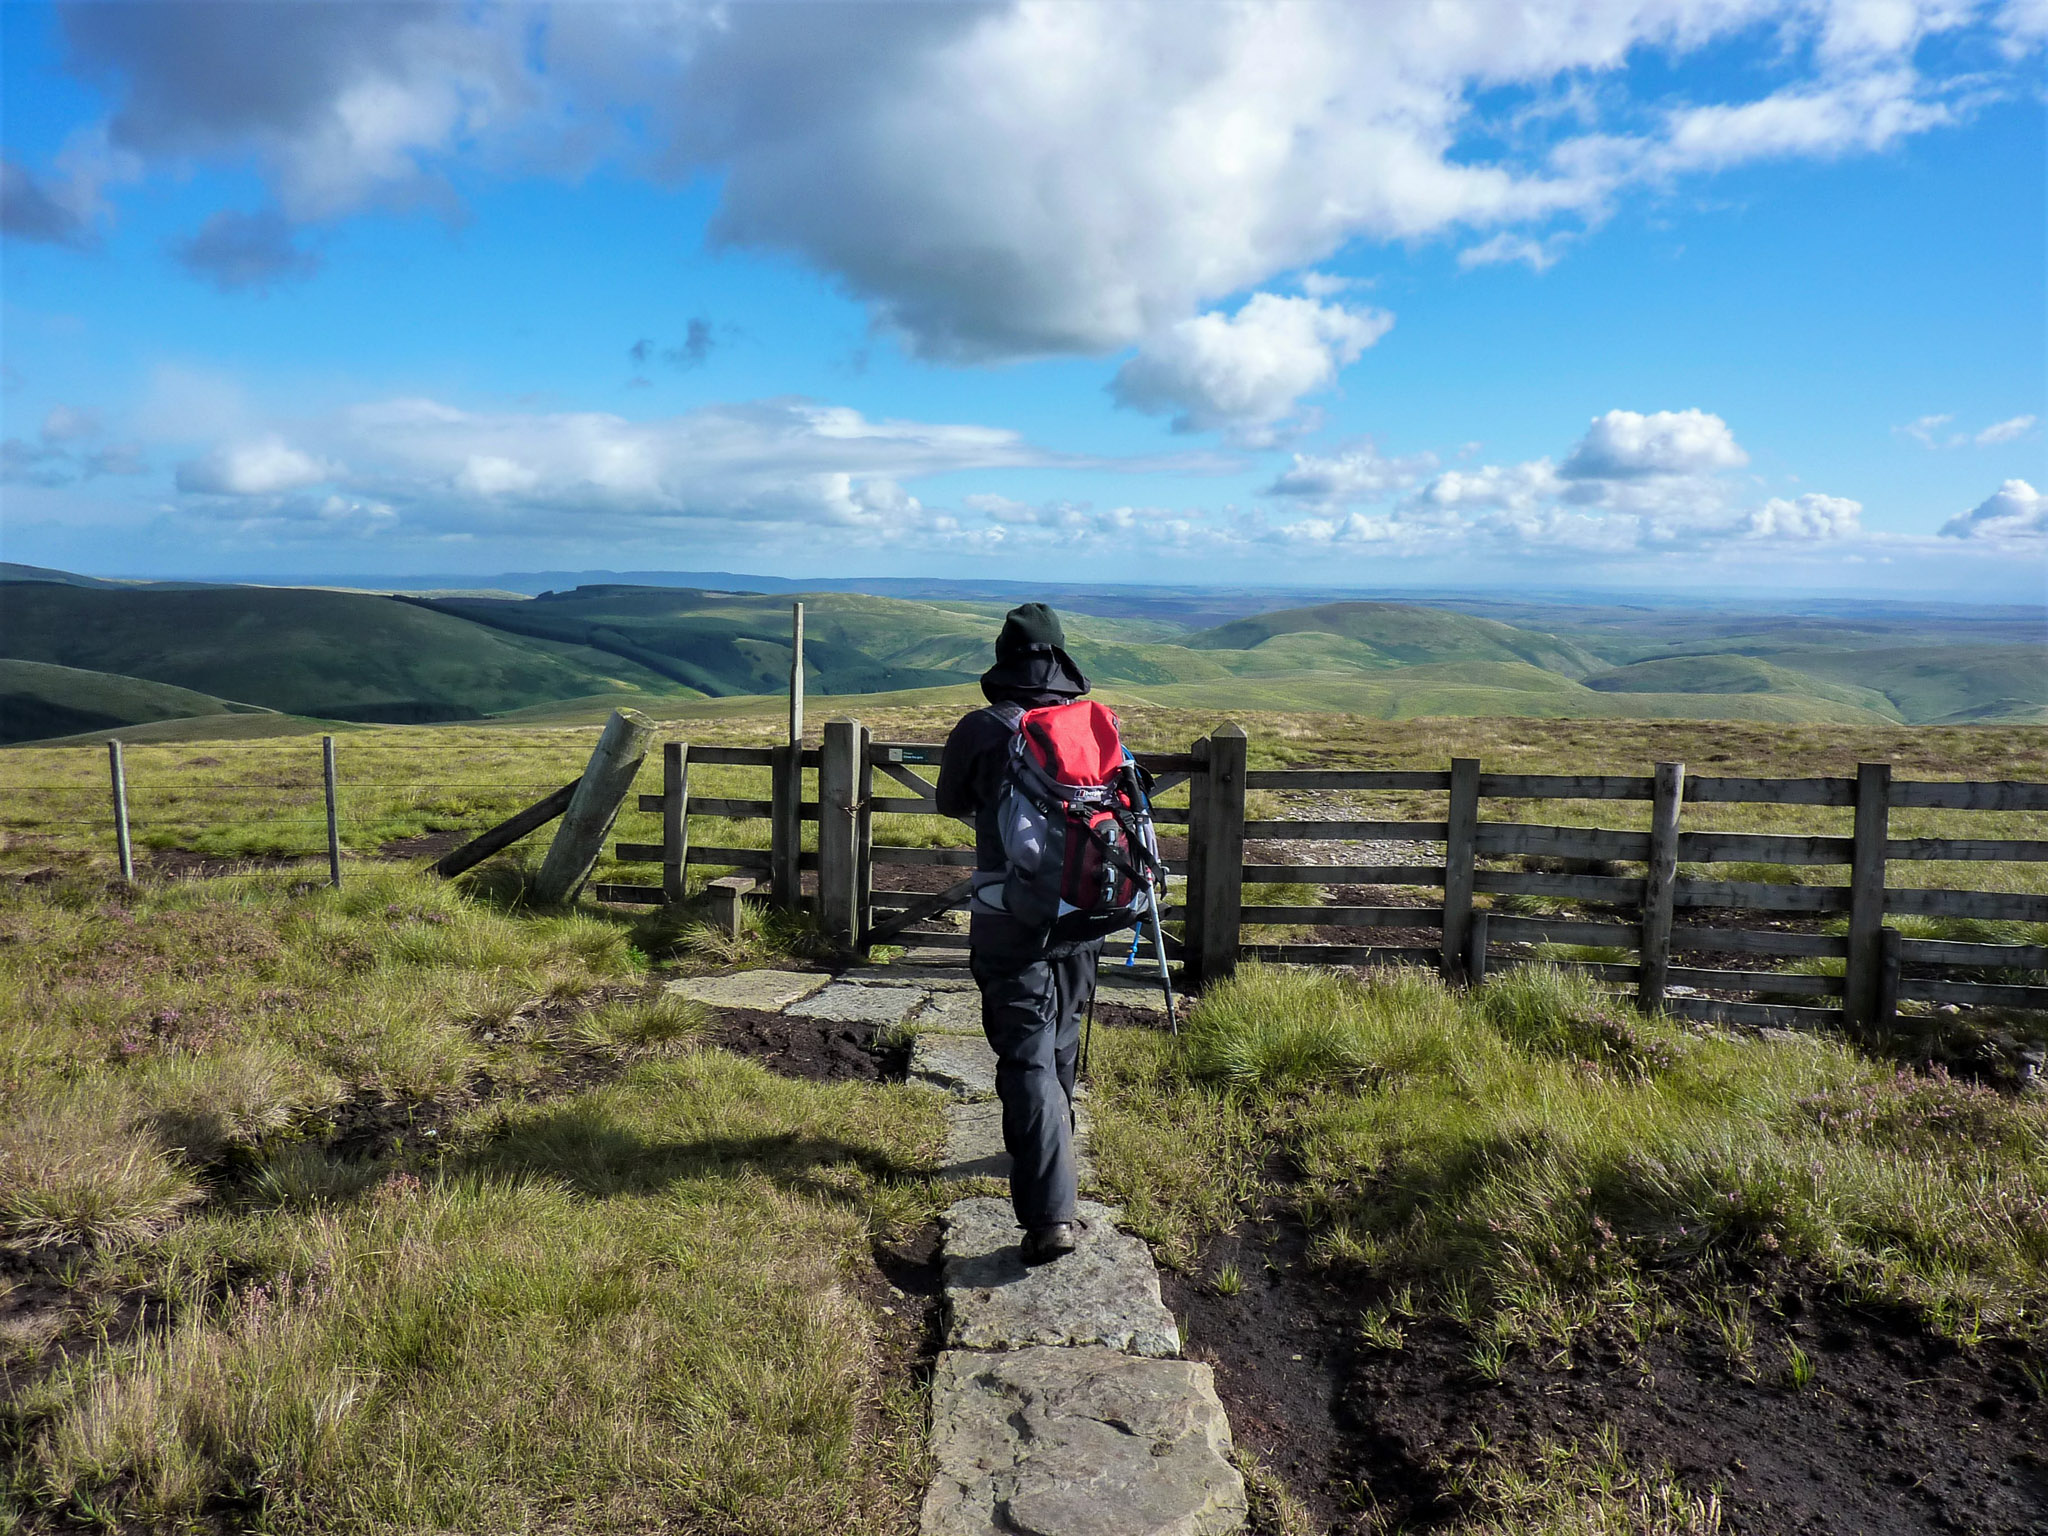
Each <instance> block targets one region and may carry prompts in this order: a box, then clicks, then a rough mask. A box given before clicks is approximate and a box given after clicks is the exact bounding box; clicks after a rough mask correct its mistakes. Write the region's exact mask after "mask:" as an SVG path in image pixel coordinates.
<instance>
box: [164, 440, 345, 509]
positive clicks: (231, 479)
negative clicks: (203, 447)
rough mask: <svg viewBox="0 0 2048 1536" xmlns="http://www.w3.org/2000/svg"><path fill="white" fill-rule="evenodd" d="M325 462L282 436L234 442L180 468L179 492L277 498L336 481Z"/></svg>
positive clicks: (181, 465) (331, 467)
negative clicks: (333, 479) (282, 494)
mask: <svg viewBox="0 0 2048 1536" xmlns="http://www.w3.org/2000/svg"><path fill="white" fill-rule="evenodd" d="M334 474H335V467H334V466H333V465H330V464H327V463H323V462H322V461H321V460H319V459H317V458H315V457H314V456H313V455H312V454H310V453H307V452H305V451H304V450H303V449H300V448H295V447H293V446H292V445H291V444H290V443H287V442H286V441H285V440H284V439H283V438H281V437H263V438H258V439H255V440H254V441H251V442H244V443H230V444H224V445H223V446H221V447H219V448H216V449H214V450H213V452H211V453H209V454H207V455H206V456H205V457H203V458H198V459H192V460H188V461H187V462H185V463H183V464H180V465H179V466H178V489H179V490H181V491H192V492H197V493H199V494H202V495H212V496H274V495H276V494H277V493H278V492H280V491H296V490H302V489H304V488H305V487H306V486H309V485H317V484H319V483H320V482H321V481H323V480H328V479H332V478H333V477H334Z"/></svg>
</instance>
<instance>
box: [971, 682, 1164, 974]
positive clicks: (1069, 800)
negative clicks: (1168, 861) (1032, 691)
mask: <svg viewBox="0 0 2048 1536" xmlns="http://www.w3.org/2000/svg"><path fill="white" fill-rule="evenodd" d="M999 712H1000V713H1001V714H1002V715H1003V716H1004V717H1005V718H1007V719H1009V720H1010V729H1011V733H1012V734H1011V737H1010V756H1009V763H1008V766H1007V768H1006V769H1005V771H1004V775H1003V788H1002V794H1001V797H1000V798H999V800H998V801H997V806H996V823H997V826H998V827H999V828H1000V830H1001V832H1002V840H1003V858H1004V866H1005V867H1004V868H1003V869H1002V870H1001V871H993V870H991V871H984V872H983V873H981V874H979V875H977V876H976V877H975V890H974V899H975V902H976V904H977V905H979V906H981V907H983V909H985V910H986V909H995V910H1000V911H1005V912H1008V913H1009V914H1010V915H1011V916H1012V917H1015V918H1016V919H1017V920H1018V921H1019V922H1022V923H1026V924H1029V925H1030V926H1032V927H1034V928H1046V927H1050V928H1052V929H1054V931H1055V932H1056V933H1058V934H1059V935H1060V936H1061V937H1063V938H1093V937H1098V936H1100V935H1103V934H1108V933H1114V932H1115V931H1116V930H1117V929H1119V928H1128V927H1130V926H1131V925H1132V924H1133V923H1135V922H1137V921H1138V920H1139V919H1140V918H1141V917H1143V916H1144V915H1145V914H1146V913H1147V912H1149V911H1150V910H1151V907H1150V901H1151V894H1150V893H1152V892H1154V891H1163V890H1164V889H1165V886H1166V866H1165V865H1164V864H1162V863H1161V862H1160V859H1159V840H1158V838H1157V836H1156V835H1155V834H1154V833H1153V830H1152V806H1151V801H1150V800H1149V799H1147V798H1146V792H1147V790H1148V789H1149V788H1150V787H1151V778H1152V776H1151V775H1150V774H1148V773H1147V772H1145V770H1144V769H1142V768H1140V767H1139V766H1138V763H1137V760H1136V759H1135V758H1133V757H1132V756H1131V754H1130V752H1129V750H1128V749H1126V748H1125V746H1124V744H1123V738H1122V736H1121V734H1120V733H1119V731H1118V729H1117V718H1116V716H1115V714H1113V713H1112V712H1111V711H1109V710H1108V709H1105V708H1104V707H1103V706H1102V705H1100V704H1097V703H1096V702H1095V701H1094V700H1092V699H1077V700H1075V701H1074V702H1072V703H1070V704H1053V705H1048V706H1047V707H1045V708H1042V709H1023V708H1020V707H1019V706H1017V705H1014V704H1012V705H1002V706H999Z"/></svg>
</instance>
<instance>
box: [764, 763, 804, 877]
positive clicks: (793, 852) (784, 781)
mask: <svg viewBox="0 0 2048 1536" xmlns="http://www.w3.org/2000/svg"><path fill="white" fill-rule="evenodd" d="M768 775H769V787H768V801H769V806H768V888H769V897H770V899H771V900H772V901H774V903H775V904H776V905H777V906H778V907H781V908H782V909H783V910H785V911H788V912H794V911H796V910H797V909H798V908H799V907H801V906H802V905H803V896H804V878H803V873H802V871H803V854H802V850H803V843H804V808H803V799H804V749H803V743H802V742H797V741H792V742H790V743H789V744H788V745H786V746H780V747H775V748H773V749H772V750H771V751H770V753H769V757H768Z"/></svg>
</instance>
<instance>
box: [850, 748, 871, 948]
mask: <svg viewBox="0 0 2048 1536" xmlns="http://www.w3.org/2000/svg"><path fill="white" fill-rule="evenodd" d="M873 741H874V733H873V732H872V731H870V730H869V729H868V728H867V727H866V726H862V727H861V728H860V732H859V737H858V739H857V740H856V741H855V742H854V752H855V754H856V757H855V764H856V766H855V769H854V776H853V791H854V804H855V805H856V806H857V807H858V809H857V810H856V811H855V813H854V818H853V932H854V937H855V938H856V939H858V938H859V937H860V935H861V934H864V933H866V932H867V931H868V929H869V928H870V927H872V926H873V925H874V921H875V914H874V908H873V902H872V897H873V894H874V887H875V809H874V807H875V765H874V762H873V761H872V759H873V757H874V753H873V752H872V751H870V750H869V748H870V747H871V745H872V744H873Z"/></svg>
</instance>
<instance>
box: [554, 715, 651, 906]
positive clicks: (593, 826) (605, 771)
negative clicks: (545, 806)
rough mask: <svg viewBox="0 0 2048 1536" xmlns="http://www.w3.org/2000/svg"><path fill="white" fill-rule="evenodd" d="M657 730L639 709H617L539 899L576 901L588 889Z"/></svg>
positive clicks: (558, 836)
mask: <svg viewBox="0 0 2048 1536" xmlns="http://www.w3.org/2000/svg"><path fill="white" fill-rule="evenodd" d="M653 734H654V722H653V721H652V720H649V719H648V718H647V717H646V716H645V715H643V714H641V713H640V712H639V711H638V710H634V709H617V710H613V711H612V717H611V719H610V720H608V721H607V722H605V728H604V734H603V735H601V736H599V737H598V738H597V747H596V749H595V750H594V751H592V752H591V754H590V762H589V764H588V765H587V766H586V767H585V768H584V770H583V777H582V778H580V779H578V780H577V781H576V792H575V793H574V794H573V795H571V796H570V797H569V809H568V810H566V811H564V812H563V813H562V824H561V825H560V826H559V827H557V828H556V829H555V840H554V842H553V843H551V844H549V846H548V856H547V859H546V860H545V861H544V862H543V863H542V864H541V867H540V875H539V877H538V878H537V879H535V881H534V882H533V899H534V900H535V901H536V902H537V903H539V904H540V905H542V906H553V905H555V904H556V903H558V902H564V901H569V900H571V899H572V898H574V896H575V895H576V893H577V892H578V891H580V890H581V889H583V882H584V881H585V880H588V879H589V878H590V871H591V870H592V869H594V868H595V867H596V865H597V856H598V855H599V854H600V853H602V852H603V851H604V840H605V839H606V838H607V837H608V836H610V835H611V830H612V823H613V822H614V821H616V820H617V819H618V815H619V807H620V806H622V805H624V804H625V803H626V794H627V792H628V791H629V790H631V789H632V787H633V776H634V775H635V774H637V773H638V772H639V771H640V764H641V761H642V760H643V759H644V758H645V757H646V756H647V742H648V738H649V737H651V736H652V735H653Z"/></svg>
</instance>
